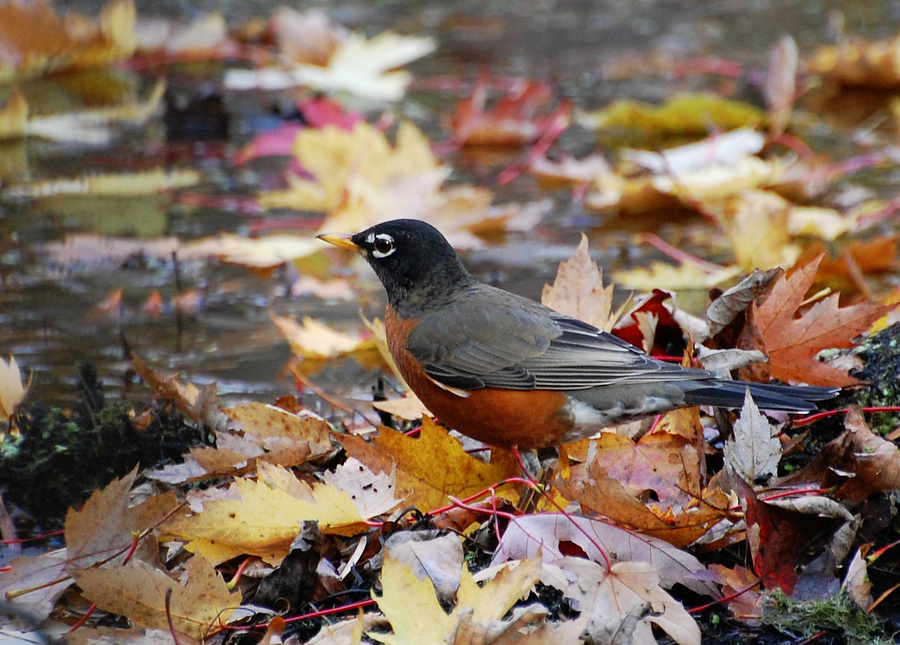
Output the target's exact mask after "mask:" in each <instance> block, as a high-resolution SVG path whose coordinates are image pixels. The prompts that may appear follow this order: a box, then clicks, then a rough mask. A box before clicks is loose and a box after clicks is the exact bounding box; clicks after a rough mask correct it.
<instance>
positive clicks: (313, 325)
mask: <svg viewBox="0 0 900 645" xmlns="http://www.w3.org/2000/svg"><path fill="white" fill-rule="evenodd" d="M269 317H270V318H271V319H272V322H274V323H275V325H276V326H277V327H278V330H279V331H280V332H281V333H282V334H283V335H284V337H285V338H287V341H288V343H290V345H291V351H292V352H294V354H295V355H296V356H300V357H302V358H312V359H322V358H334V357H336V356H345V355H347V354H350V353H353V352H362V351H368V350H371V349H376V348H377V344H376V342H375V341H374V340H373V339H372V338H363V337H361V336H360V335H358V334H356V335H354V334H347V333H344V332H339V331H337V330H335V329H332V328H331V327H329V326H328V325H326V324H324V323H321V322H319V321H318V320H316V319H314V318H310V317H309V316H304V317H303V322H302V324H298V323H297V321H296V320H294V319H293V318H292V317H291V316H276V315H275V314H269Z"/></svg>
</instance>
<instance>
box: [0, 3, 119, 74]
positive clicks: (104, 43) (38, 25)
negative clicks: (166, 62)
mask: <svg viewBox="0 0 900 645" xmlns="http://www.w3.org/2000/svg"><path fill="white" fill-rule="evenodd" d="M134 23H135V9H134V4H133V3H132V2H131V1H130V0H110V1H109V2H107V3H106V5H105V6H104V7H103V9H102V10H101V12H100V15H99V17H98V18H97V19H96V20H94V19H91V18H88V17H86V16H82V15H78V14H71V15H69V16H68V17H67V19H66V20H65V21H63V20H61V19H60V18H59V17H58V16H57V15H56V13H55V12H54V11H53V9H52V8H51V7H50V5H49V4H46V3H44V2H33V3H18V2H9V3H4V4H3V5H2V6H0V51H2V52H3V54H2V55H0V81H2V82H6V83H8V82H10V81H13V80H20V79H23V78H29V77H33V76H37V75H40V74H46V73H49V72H52V71H59V70H63V69H70V68H74V67H92V66H99V65H105V64H107V63H110V62H112V61H115V60H120V59H122V58H125V57H126V56H128V55H130V54H131V53H132V52H133V51H134V49H135V45H136V43H135V40H134Z"/></svg>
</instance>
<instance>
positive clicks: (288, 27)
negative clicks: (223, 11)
mask: <svg viewBox="0 0 900 645" xmlns="http://www.w3.org/2000/svg"><path fill="white" fill-rule="evenodd" d="M273 22H274V31H275V36H276V39H277V42H278V44H279V49H280V50H281V53H282V54H283V55H284V56H283V57H282V59H281V62H282V66H281V68H274V67H269V68H263V69H259V70H241V69H229V70H228V71H227V72H226V74H225V86H226V87H227V88H229V89H232V90H249V89H266V90H283V89H287V88H290V87H295V86H298V85H305V86H308V87H313V88H316V89H319V90H323V91H326V92H331V91H344V92H350V93H351V94H355V95H356V96H360V97H363V98H368V99H375V100H382V101H396V100H398V99H400V98H402V96H403V94H404V92H405V91H406V87H407V86H408V85H409V83H410V81H411V80H412V75H411V74H410V73H409V72H406V71H402V70H399V71H398V70H397V68H398V67H402V66H403V65H406V64H407V63H410V62H412V61H414V60H416V59H417V58H421V57H422V56H426V55H428V54H430V53H431V52H432V51H434V49H435V47H436V46H437V44H436V43H435V41H434V40H433V39H431V38H420V37H412V36H400V35H397V34H395V33H392V32H382V33H380V34H378V35H376V36H374V37H372V38H366V37H365V36H364V35H363V34H361V33H356V32H353V33H350V32H348V31H346V30H345V29H343V28H342V27H339V26H334V25H332V24H331V23H330V22H329V21H328V19H327V17H326V16H325V14H323V13H321V12H309V13H307V14H300V13H297V12H294V11H293V10H291V9H282V10H281V11H279V13H278V14H276V17H275V20H274V21H273ZM297 43H306V44H305V45H299V44H297ZM391 70H394V71H391Z"/></svg>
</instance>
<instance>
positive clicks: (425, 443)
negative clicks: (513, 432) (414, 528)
mask: <svg viewBox="0 0 900 645" xmlns="http://www.w3.org/2000/svg"><path fill="white" fill-rule="evenodd" d="M335 438H336V439H337V440H338V441H339V442H340V443H341V445H343V446H344V448H345V449H346V451H347V453H348V454H349V455H351V456H353V457H356V458H357V459H359V460H360V461H361V462H363V463H364V464H366V465H367V466H368V467H369V468H370V469H372V470H373V471H374V472H390V471H391V469H392V468H394V467H395V466H396V469H397V493H396V494H397V496H398V497H403V498H404V499H405V501H406V503H407V504H409V505H410V506H415V507H417V508H419V509H421V510H422V511H424V512H427V511H430V510H433V509H435V508H440V507H441V506H444V505H446V504H447V503H448V502H449V500H448V495H453V496H454V497H460V498H463V497H467V496H469V495H472V494H474V493H477V492H479V491H482V490H484V489H485V488H487V487H488V486H491V485H493V484H496V483H497V482H499V481H502V480H503V479H506V478H507V477H512V476H516V475H517V474H518V466H517V464H516V461H515V459H514V458H513V457H512V455H510V454H509V453H508V452H505V451H501V450H498V449H493V450H492V452H491V463H490V464H486V463H484V462H483V461H479V460H478V459H475V458H474V457H472V456H471V455H469V454H467V453H466V451H465V450H464V449H463V447H462V445H461V444H460V443H459V441H457V440H456V439H454V438H453V437H451V436H450V435H449V434H447V431H446V430H444V429H443V428H441V427H439V426H438V425H437V423H435V422H434V420H433V419H431V418H430V417H424V418H423V419H422V432H421V435H420V438H419V439H413V438H412V437H407V436H406V435H404V434H403V433H401V432H396V431H395V430H391V429H389V428H384V427H382V428H381V430H380V433H379V435H378V437H376V438H375V440H374V441H373V442H372V443H367V442H366V441H365V440H364V439H362V438H361V437H354V436H350V435H340V436H337V437H335ZM498 492H500V494H503V489H501V490H500V491H498Z"/></svg>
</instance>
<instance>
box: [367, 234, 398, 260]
mask: <svg viewBox="0 0 900 645" xmlns="http://www.w3.org/2000/svg"><path fill="white" fill-rule="evenodd" d="M393 252H394V238H392V237H391V236H390V235H385V234H381V235H376V236H375V239H374V240H372V255H374V256H375V257H376V258H386V257H387V256H389V255H390V254H391V253H393Z"/></svg>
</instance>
